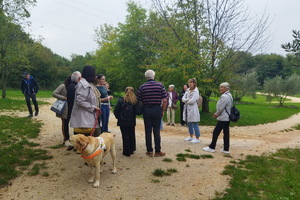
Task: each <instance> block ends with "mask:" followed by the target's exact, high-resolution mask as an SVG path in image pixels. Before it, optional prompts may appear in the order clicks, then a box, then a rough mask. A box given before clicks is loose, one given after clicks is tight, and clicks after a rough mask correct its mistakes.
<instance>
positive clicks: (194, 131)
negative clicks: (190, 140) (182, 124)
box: [187, 122, 200, 137]
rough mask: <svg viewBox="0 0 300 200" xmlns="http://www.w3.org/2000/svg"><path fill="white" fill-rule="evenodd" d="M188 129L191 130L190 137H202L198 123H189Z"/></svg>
mask: <svg viewBox="0 0 300 200" xmlns="http://www.w3.org/2000/svg"><path fill="white" fill-rule="evenodd" d="M187 125H188V128H189V133H190V135H194V134H195V135H196V137H200V129H199V125H198V122H188V123H187Z"/></svg>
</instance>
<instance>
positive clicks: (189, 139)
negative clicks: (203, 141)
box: [184, 137, 193, 141]
mask: <svg viewBox="0 0 300 200" xmlns="http://www.w3.org/2000/svg"><path fill="white" fill-rule="evenodd" d="M184 140H185V141H192V140H193V138H192V137H187V138H185V139H184Z"/></svg>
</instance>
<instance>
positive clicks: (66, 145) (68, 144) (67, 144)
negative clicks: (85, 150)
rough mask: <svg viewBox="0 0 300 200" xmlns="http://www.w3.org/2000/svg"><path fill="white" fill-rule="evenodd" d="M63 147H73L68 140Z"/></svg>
mask: <svg viewBox="0 0 300 200" xmlns="http://www.w3.org/2000/svg"><path fill="white" fill-rule="evenodd" d="M64 146H65V147H69V146H73V145H72V144H71V143H70V142H69V140H66V141H65V142H64Z"/></svg>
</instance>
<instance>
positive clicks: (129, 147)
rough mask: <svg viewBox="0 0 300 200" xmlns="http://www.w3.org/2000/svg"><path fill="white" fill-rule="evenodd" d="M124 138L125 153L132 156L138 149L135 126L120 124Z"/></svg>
mask: <svg viewBox="0 0 300 200" xmlns="http://www.w3.org/2000/svg"><path fill="white" fill-rule="evenodd" d="M120 130H121V133H122V140H123V155H125V156H130V154H133V152H134V151H135V150H136V141H135V127H134V126H133V127H124V126H120Z"/></svg>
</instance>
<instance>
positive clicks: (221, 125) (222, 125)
mask: <svg viewBox="0 0 300 200" xmlns="http://www.w3.org/2000/svg"><path fill="white" fill-rule="evenodd" d="M229 124H230V121H218V123H217V125H216V127H215V129H214V131H213V137H212V141H211V143H210V145H209V148H211V149H215V148H216V144H217V140H218V137H219V135H220V133H221V131H222V130H223V134H224V136H223V141H224V150H225V151H229Z"/></svg>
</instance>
